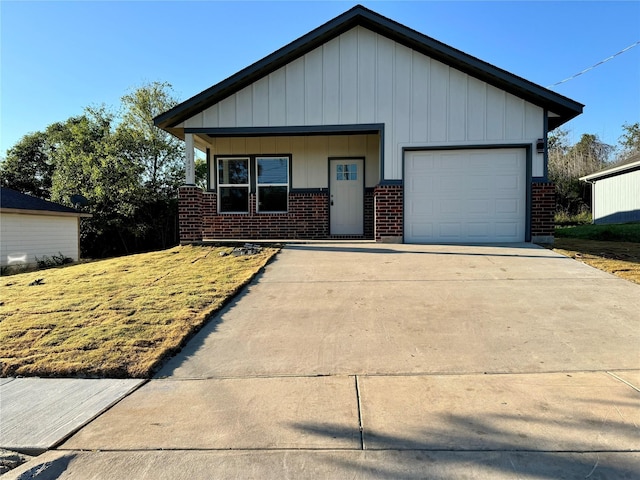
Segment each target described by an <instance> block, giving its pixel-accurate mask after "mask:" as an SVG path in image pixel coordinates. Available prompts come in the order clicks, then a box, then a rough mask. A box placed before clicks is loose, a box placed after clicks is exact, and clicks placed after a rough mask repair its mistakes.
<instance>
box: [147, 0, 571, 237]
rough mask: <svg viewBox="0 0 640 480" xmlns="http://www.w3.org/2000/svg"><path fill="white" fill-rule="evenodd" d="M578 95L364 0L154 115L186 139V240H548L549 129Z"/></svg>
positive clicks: (551, 195) (551, 200)
mask: <svg viewBox="0 0 640 480" xmlns="http://www.w3.org/2000/svg"><path fill="white" fill-rule="evenodd" d="M582 107H583V105H581V104H579V103H577V102H575V101H573V100H571V99H568V98H566V97H563V96H562V95H559V94H557V93H555V92H552V91H550V90H547V89H545V88H543V87H540V86H538V85H536V84H533V83H531V82H529V81H527V80H524V79H522V78H520V77H517V76H515V75H513V74H511V73H508V72H506V71H504V70H501V69H499V68H497V67H495V66H493V65H490V64H488V63H486V62H483V61H481V60H479V59H477V58H474V57H472V56H470V55H467V54H465V53H463V52H461V51H459V50H456V49H454V48H452V47H449V46H447V45H445V44H443V43H440V42H438V41H436V40H434V39H432V38H430V37H427V36H425V35H423V34H421V33H419V32H416V31H414V30H411V29H409V28H407V27H405V26H403V25H400V24H398V23H396V22H394V21H392V20H390V19H388V18H385V17H383V16H381V15H379V14H377V13H375V12H372V11H371V10H368V9H366V8H364V7H362V6H356V7H354V8H352V9H351V10H349V11H347V12H346V13H344V14H342V15H340V16H338V17H337V18H335V19H333V20H331V21H329V22H328V23H326V24H324V25H322V26H321V27H319V28H317V29H315V30H313V31H312V32H310V33H308V34H307V35H305V36H303V37H301V38H299V39H298V40H295V41H294V42H292V43H291V44H289V45H287V46H285V47H283V48H281V49H280V50H278V51H276V52H275V53H273V54H271V55H269V56H267V57H265V58H264V59H262V60H260V61H258V62H257V63H255V64H253V65H251V66H249V67H247V68H245V69H244V70H242V71H240V72H238V73H237V74H235V75H233V76H231V77H230V78H228V79H226V80H224V81H222V82H221V83H219V84H217V85H215V86H213V87H211V88H209V89H208V90H205V91H204V92H202V93H200V94H198V95H196V96H194V97H192V98H190V99H189V100H187V101H185V102H183V103H181V104H179V105H177V106H176V107H174V108H172V109H171V110H169V111H168V112H165V113H163V114H161V115H159V116H158V117H156V119H155V123H156V125H157V126H159V127H161V128H163V129H164V130H166V131H168V132H171V133H172V134H174V135H175V136H177V137H178V138H181V139H184V140H185V142H186V147H187V149H186V151H187V158H186V184H187V185H186V186H184V187H182V188H181V190H180V240H181V242H182V243H188V242H197V241H201V240H210V239H224V238H238V239H252V238H271V239H305V238H318V239H328V238H363V239H375V240H377V241H390V242H415V243H489V242H522V241H550V240H552V238H553V212H554V207H555V189H554V185H553V184H552V183H550V182H549V181H548V178H547V154H546V148H545V146H546V137H547V133H548V131H549V130H552V129H554V128H556V127H558V126H560V125H562V124H563V123H565V122H567V121H569V120H570V119H572V118H574V117H576V116H577V115H579V114H580V113H582ZM194 148H197V149H199V150H201V151H203V152H206V155H207V162H208V172H209V178H208V189H207V191H206V192H203V191H201V190H200V189H198V188H196V187H195V174H194V171H195V167H194Z"/></svg>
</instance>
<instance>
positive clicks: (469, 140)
mask: <svg viewBox="0 0 640 480" xmlns="http://www.w3.org/2000/svg"><path fill="white" fill-rule="evenodd" d="M544 114H545V112H544V110H543V109H542V108H540V107H538V106H536V105H533V104H531V103H529V102H526V101H525V100H523V99H521V98H518V97H516V96H513V95H511V94H509V93H507V92H505V91H503V90H500V89H498V88H495V87H493V86H491V85H489V84H487V83H486V82H482V81H480V80H477V79H475V78H474V77H471V76H469V75H467V74H465V73H462V72H460V71H459V70H456V69H454V68H451V67H449V66H447V65H445V64H443V63H441V62H438V61H436V60H433V59H431V58H429V57H427V56H425V55H423V54H421V53H418V52H416V51H414V50H412V49H410V48H408V47H405V46H403V45H401V44H399V43H397V42H394V41H392V40H389V39H388V38H386V37H384V36H382V35H379V34H377V33H374V32H372V31H370V30H368V29H366V28H363V27H360V26H358V27H355V28H353V29H352V30H349V31H347V32H345V33H343V34H342V35H340V36H338V37H336V38H335V39H333V40H330V41H329V42H327V43H325V44H324V45H322V46H321V47H318V48H316V49H315V50H312V51H311V52H309V53H307V54H306V55H304V56H302V57H300V58H298V59H296V60H294V61H292V62H291V63H289V64H288V65H286V66H284V67H281V68H280V69H278V70H276V71H274V72H273V73H271V74H270V75H268V76H266V77H264V78H262V79H260V80H258V81H256V82H255V83H253V84H252V85H250V86H248V87H246V88H244V89H243V90H241V91H239V92H237V93H235V94H233V95H231V96H229V97H228V98H226V99H224V100H222V101H221V102H219V103H217V104H215V105H213V106H211V107H209V108H208V109H206V110H204V111H203V112H201V113H199V114H197V115H195V116H194V117H192V118H190V119H188V120H186V121H185V122H183V123H181V124H180V125H178V127H185V128H206V127H209V128H222V127H264V126H271V127H277V126H317V125H338V124H369V123H383V124H384V125H385V139H384V149H385V151H384V161H385V163H384V169H385V171H384V178H385V179H401V178H402V148H403V147H432V146H449V145H496V144H509V143H514V144H515V143H535V142H536V140H537V139H539V138H542V137H543V135H544ZM533 151H534V152H535V149H533ZM533 157H534V158H533V161H532V175H533V176H534V177H543V176H544V173H545V172H544V167H543V165H544V161H543V155H542V154H536V153H534V154H533Z"/></svg>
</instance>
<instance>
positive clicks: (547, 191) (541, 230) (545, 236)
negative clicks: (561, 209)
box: [531, 183, 556, 243]
mask: <svg viewBox="0 0 640 480" xmlns="http://www.w3.org/2000/svg"><path fill="white" fill-rule="evenodd" d="M555 210H556V188H555V185H554V184H553V183H533V184H532V185H531V241H532V242H538V243H553V234H554V229H555V224H554V220H553V217H554V215H555Z"/></svg>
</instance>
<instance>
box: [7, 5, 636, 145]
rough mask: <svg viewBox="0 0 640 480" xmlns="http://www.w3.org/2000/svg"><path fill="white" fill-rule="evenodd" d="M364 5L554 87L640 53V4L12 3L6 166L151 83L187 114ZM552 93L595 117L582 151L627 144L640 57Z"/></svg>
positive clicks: (578, 127) (585, 125) (587, 124)
mask: <svg viewBox="0 0 640 480" xmlns="http://www.w3.org/2000/svg"><path fill="white" fill-rule="evenodd" d="M357 3H361V4H363V5H364V6H366V7H368V8H371V9H372V10H375V11H377V12H378V13H380V14H382V15H384V16H387V17H389V18H391V19H393V20H396V21H398V22H400V23H402V24H405V25H407V26H408V27H411V28H413V29H415V30H418V31H419V32H421V33H424V34H426V35H428V36H430V37H433V38H435V39H437V40H439V41H441V42H444V43H446V44H448V45H450V46H452V47H455V48H457V49H459V50H462V51H463V52H466V53H468V54H470V55H473V56H476V57H478V58H480V59H482V60H484V61H487V62H489V63H492V64H494V65H496V66H498V67H500V68H503V69H505V70H508V71H510V72H512V73H514V74H516V75H519V76H521V77H524V78H526V79H527V80H530V81H533V82H535V83H538V84H540V85H542V86H549V85H551V84H554V83H556V82H558V81H560V80H563V79H565V78H567V77H570V76H571V75H573V74H575V73H577V72H580V71H581V70H583V69H585V68H587V67H589V66H591V65H593V64H595V63H597V62H599V61H601V60H603V59H605V58H607V57H609V56H610V55H613V54H614V53H616V52H618V51H620V50H622V49H623V48H625V47H627V46H629V45H631V44H633V43H635V42H637V41H638V40H640V2H639V1H625V2H611V1H603V2H593V1H589V2H584V1H582V2H581V1H565V2H553V1H536V2H527V1H521V2H507V1H490V2H487V1H474V2H458V1H450V2H434V1H405V2H403V1H394V2H387V1H373V2H366V1H362V2H351V1H331V2H313V1H307V2H295V1H254V2H248V1H235V2H214V1H194V2H186V1H180V2H178V1H128V2H127V1H111V2H97V1H88V0H85V1H67V2H58V1H42V2H33V1H11V0H1V1H0V22H1V24H0V31H1V33H0V45H1V51H0V54H1V57H0V59H1V60H0V61H1V64H0V71H1V73H0V82H1V83H0V95H1V96H0V102H1V104H0V156H4V155H5V152H6V150H7V149H8V148H10V147H11V146H12V145H14V144H15V143H16V142H17V141H18V140H19V139H20V138H21V137H22V136H23V135H25V134H27V133H29V132H32V131H37V130H43V129H45V128H46V127H47V125H49V124H51V123H53V122H56V121H63V120H66V119H67V118H69V117H70V116H73V115H78V114H81V113H82V111H83V108H84V107H86V106H95V105H101V104H106V105H109V106H113V107H116V106H117V105H118V104H119V99H120V97H121V96H122V95H124V94H125V93H127V92H128V91H129V90H131V89H135V88H136V87H138V86H140V85H142V84H144V83H147V82H151V81H167V82H169V83H171V84H172V85H173V88H174V90H175V93H176V95H177V97H178V98H179V100H186V99H187V98H189V97H191V96H193V95H195V94H197V93H199V92H201V91H202V90H204V89H206V88H208V87H210V86H211V85H214V84H216V83H218V82H219V81H221V80H224V79H225V78H227V77H228V76H230V75H232V74H234V73H235V72H237V71H238V70H240V69H242V68H244V67H246V66H248V65H250V64H251V63H253V62H255V61H257V60H259V59H261V58H262V57H264V56H266V55H268V54H270V53H272V52H273V51H275V50H277V49H278V48H280V47H282V46H284V45H286V44H287V43H289V42H291V41H293V40H295V39H296V38H298V37H300V36H302V35H304V34H305V33H307V32H308V31H310V30H312V29H313V28H315V27H318V26H319V25H321V24H323V23H325V22H326V21H328V20H330V19H332V18H334V17H335V16H337V15H339V14H340V13H342V12H344V11H346V10H348V9H349V8H351V7H352V6H353V5H355V4H357ZM552 90H554V91H556V92H558V93H560V94H562V95H565V96H567V97H569V98H571V99H573V100H576V101H578V102H580V103H583V104H585V105H586V107H585V109H584V113H583V114H582V115H581V116H580V117H578V118H577V119H574V120H572V121H571V122H569V123H568V124H566V125H565V127H564V128H567V129H569V130H570V131H571V137H570V138H571V140H572V141H574V142H575V141H577V140H579V138H580V135H581V134H582V133H594V134H597V135H598V136H599V137H600V138H601V139H602V140H603V141H605V142H606V143H610V144H615V143H616V142H617V141H618V138H619V137H620V135H621V134H622V124H623V123H635V122H638V121H640V46H638V47H635V48H632V49H631V50H629V51H627V52H626V53H624V54H622V55H619V56H617V57H616V58H614V59H613V60H611V61H609V62H607V63H605V64H603V65H601V66H599V67H598V68H596V69H594V70H592V71H590V72H588V73H586V74H584V75H582V76H579V77H577V78H575V79H574V80H571V81H569V82H566V83H564V84H562V85H559V86H557V87H553V88H552Z"/></svg>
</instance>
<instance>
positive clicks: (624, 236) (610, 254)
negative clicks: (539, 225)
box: [553, 223, 640, 284]
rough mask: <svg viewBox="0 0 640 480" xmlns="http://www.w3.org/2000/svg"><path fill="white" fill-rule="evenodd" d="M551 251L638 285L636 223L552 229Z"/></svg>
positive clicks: (639, 233) (638, 230)
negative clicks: (553, 235) (553, 241)
mask: <svg viewBox="0 0 640 480" xmlns="http://www.w3.org/2000/svg"><path fill="white" fill-rule="evenodd" d="M555 233H556V238H555V243H554V245H553V250H555V251H557V252H558V253H562V254H563V255H567V256H569V257H571V258H575V259H576V260H579V261H581V262H584V263H586V264H587V265H591V266H592V267H595V268H598V269H600V270H604V271H605V272H609V273H613V274H615V275H617V276H619V277H622V278H624V279H626V280H630V281H632V282H635V283H638V284H640V223H628V224H622V225H582V226H578V227H567V228H558V229H556V232H555Z"/></svg>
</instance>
